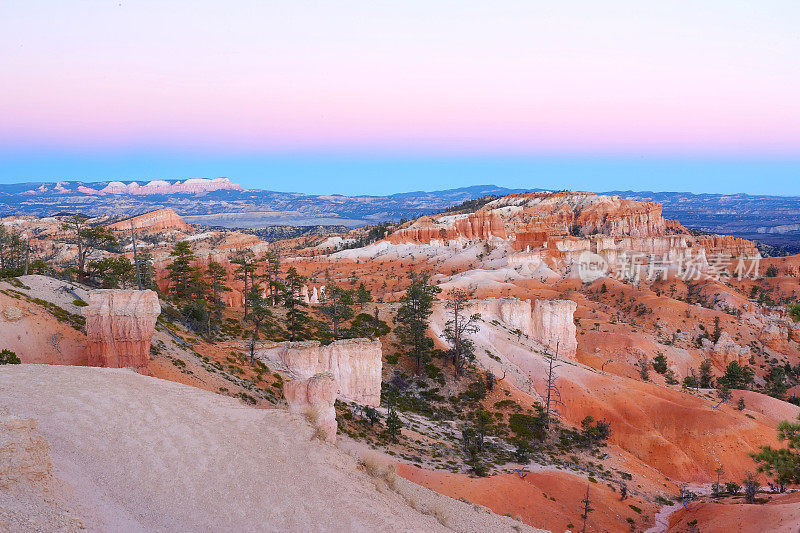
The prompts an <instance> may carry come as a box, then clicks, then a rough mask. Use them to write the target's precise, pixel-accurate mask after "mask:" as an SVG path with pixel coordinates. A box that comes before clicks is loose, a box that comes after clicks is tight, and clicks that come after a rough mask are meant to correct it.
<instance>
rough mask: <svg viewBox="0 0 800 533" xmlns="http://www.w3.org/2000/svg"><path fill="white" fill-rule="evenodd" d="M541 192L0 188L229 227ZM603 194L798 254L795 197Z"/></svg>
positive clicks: (799, 206) (24, 197)
mask: <svg viewBox="0 0 800 533" xmlns="http://www.w3.org/2000/svg"><path fill="white" fill-rule="evenodd" d="M134 183H136V184H137V185H135V186H134V185H133V184H134ZM542 190H544V189H541V188H535V187H531V188H529V189H511V188H507V187H500V186H497V185H491V184H485V185H470V186H467V187H459V188H454V189H443V190H436V191H411V192H399V193H395V194H391V195H388V196H371V195H361V196H343V195H313V194H302V193H293V192H277V191H269V190H259V189H250V190H249V189H243V188H242V187H240V186H239V185H237V184H236V183H234V182H233V181H231V180H230V179H228V178H213V179H204V178H199V179H198V178H194V179H187V180H156V181H152V182H145V181H141V180H140V181H138V182H137V181H133V180H132V181H107V182H95V183H88V182H81V181H60V182H57V183H56V182H52V183H43V182H34V183H30V182H29V183H16V184H7V185H0V214H4V215H20V214H23V215H24V214H27V215H37V216H51V215H53V214H55V213H61V212H72V213H74V212H81V213H85V214H87V215H90V216H98V215H113V216H120V215H127V216H133V215H137V214H141V213H145V212H148V211H153V210H156V209H162V208H171V209H172V210H173V211H175V213H177V214H178V215H180V217H181V218H183V220H185V221H186V222H189V223H194V224H204V225H209V226H222V227H228V228H236V227H239V228H264V227H267V226H332V225H335V226H347V227H357V226H365V225H370V224H376V223H378V222H382V221H391V220H395V221H396V220H400V219H404V218H405V219H411V218H416V217H419V216H422V215H426V214H431V213H437V212H440V211H442V210H444V209H447V208H448V207H451V206H453V205H456V204H459V203H462V202H464V201H467V200H472V199H476V198H480V197H482V196H488V195H493V196H506V195H509V194H514V193H520V192H538V191H542ZM601 194H609V195H614V196H619V197H622V198H628V199H631V200H640V201H645V202H659V203H661V204H663V206H664V216H665V217H667V218H672V219H677V220H679V221H680V222H681V223H682V224H683V225H685V226H687V227H689V228H695V229H700V230H703V231H708V232H712V233H720V234H725V235H734V236H736V237H744V238H747V239H752V240H756V241H759V242H762V243H765V244H768V245H770V246H774V247H777V248H778V252H780V251H781V250H783V251H785V252H792V253H799V252H800V197H798V196H764V195H748V194H713V193H708V194H692V193H684V192H652V191H609V192H604V193H601Z"/></svg>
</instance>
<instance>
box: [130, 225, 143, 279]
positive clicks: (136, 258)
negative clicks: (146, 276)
mask: <svg viewBox="0 0 800 533" xmlns="http://www.w3.org/2000/svg"><path fill="white" fill-rule="evenodd" d="M131 242H132V243H133V264H134V265H136V281H137V283H138V284H139V290H142V272H141V271H140V270H139V253H138V251H137V250H136V235H135V234H134V233H133V219H131Z"/></svg>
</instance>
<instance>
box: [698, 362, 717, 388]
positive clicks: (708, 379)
mask: <svg viewBox="0 0 800 533" xmlns="http://www.w3.org/2000/svg"><path fill="white" fill-rule="evenodd" d="M699 382H700V383H699V384H700V388H701V389H710V388H711V387H713V386H714V375H713V374H712V373H711V359H705V360H703V362H702V363H700V379H699Z"/></svg>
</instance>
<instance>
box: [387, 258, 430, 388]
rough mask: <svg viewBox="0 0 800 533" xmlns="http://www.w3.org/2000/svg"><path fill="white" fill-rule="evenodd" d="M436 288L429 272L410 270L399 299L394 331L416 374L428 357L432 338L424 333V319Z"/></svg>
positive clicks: (425, 329)
mask: <svg viewBox="0 0 800 533" xmlns="http://www.w3.org/2000/svg"><path fill="white" fill-rule="evenodd" d="M439 292H441V289H440V288H439V287H437V286H435V285H432V284H430V276H429V274H427V273H423V274H416V275H414V274H412V276H411V284H410V285H409V286H408V289H406V294H405V296H403V297H402V298H401V299H400V301H401V302H402V303H403V305H402V306H400V309H398V311H397V324H398V325H397V327H396V328H395V332H396V333H397V338H398V340H399V341H400V344H401V345H402V346H403V347H405V351H406V354H408V356H409V357H411V358H412V359H413V360H414V362H415V365H416V372H417V374H419V373H420V372H422V367H423V366H424V364H425V363H426V362H428V361H429V360H430V359H431V352H432V351H433V340H432V339H430V338H428V336H427V330H428V319H429V318H430V316H431V313H433V302H434V298H435V296H436V294H438V293H439Z"/></svg>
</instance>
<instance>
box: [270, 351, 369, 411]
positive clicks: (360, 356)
mask: <svg viewBox="0 0 800 533" xmlns="http://www.w3.org/2000/svg"><path fill="white" fill-rule="evenodd" d="M258 355H259V357H265V358H270V359H273V360H275V359H277V360H279V361H280V362H281V363H283V365H285V366H286V368H287V369H288V370H289V372H291V373H292V375H293V376H294V377H295V378H296V379H298V380H300V381H302V380H306V379H309V378H310V377H312V376H315V375H317V374H319V373H324V372H330V374H331V375H332V376H333V377H334V379H335V380H336V383H337V384H338V385H339V395H340V397H341V398H343V399H345V400H348V401H351V402H355V403H358V404H361V405H368V406H371V407H378V406H379V405H380V401H381V379H382V378H381V368H382V366H383V358H382V352H381V341H379V340H374V341H373V340H369V339H343V340H339V341H335V342H332V343H331V344H329V345H327V346H322V345H320V343H319V342H317V341H306V342H283V343H278V344H276V345H274V346H272V347H267V348H264V349H261V350H259V352H258Z"/></svg>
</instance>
